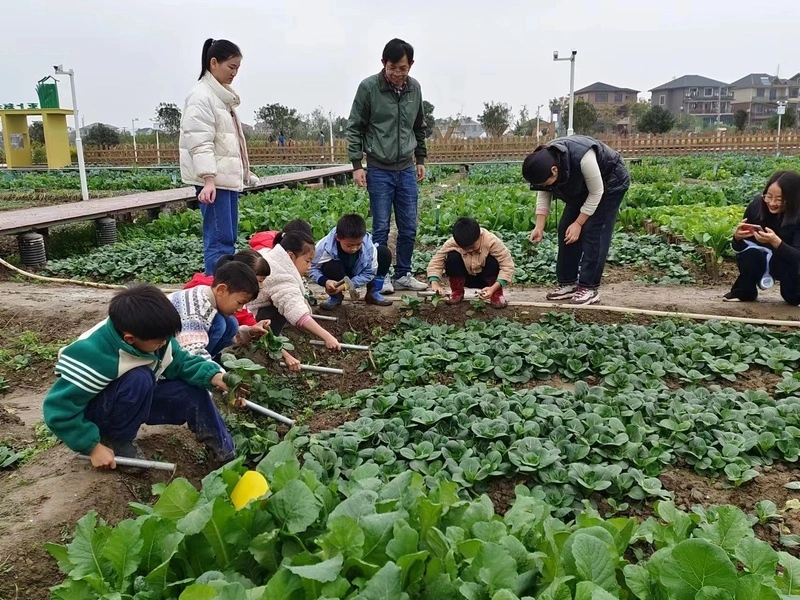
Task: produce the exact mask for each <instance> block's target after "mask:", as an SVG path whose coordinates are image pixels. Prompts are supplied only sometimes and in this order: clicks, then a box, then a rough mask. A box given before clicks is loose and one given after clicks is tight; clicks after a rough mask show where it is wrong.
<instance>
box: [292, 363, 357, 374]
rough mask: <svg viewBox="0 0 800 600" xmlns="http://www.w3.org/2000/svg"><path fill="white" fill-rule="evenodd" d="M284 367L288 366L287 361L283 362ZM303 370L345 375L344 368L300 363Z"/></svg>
mask: <svg viewBox="0 0 800 600" xmlns="http://www.w3.org/2000/svg"><path fill="white" fill-rule="evenodd" d="M281 366H282V367H285V366H286V363H285V362H282V363H281ZM300 370H301V371H313V372H314V373H330V374H331V375H344V371H343V370H342V369H333V368H331V367H317V366H315V365H303V364H301V365H300Z"/></svg>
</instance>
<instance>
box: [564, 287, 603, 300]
mask: <svg viewBox="0 0 800 600" xmlns="http://www.w3.org/2000/svg"><path fill="white" fill-rule="evenodd" d="M595 302H600V292H598V291H597V290H591V289H589V288H584V287H578V289H577V290H575V294H574V295H573V296H572V299H571V300H570V301H569V303H570V304H594V303H595Z"/></svg>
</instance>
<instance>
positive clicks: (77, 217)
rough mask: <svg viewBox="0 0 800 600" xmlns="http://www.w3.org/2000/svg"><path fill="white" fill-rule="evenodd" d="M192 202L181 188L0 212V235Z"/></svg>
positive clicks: (280, 179)
mask: <svg viewBox="0 0 800 600" xmlns="http://www.w3.org/2000/svg"><path fill="white" fill-rule="evenodd" d="M352 171H353V167H352V165H337V166H334V167H327V168H324V169H313V170H310V171H300V172H298V173H287V174H285V175H271V176H269V177H262V178H261V181H260V183H259V184H258V185H256V186H253V187H249V188H247V189H246V190H245V193H252V192H260V191H263V190H269V189H274V188H280V187H285V186H287V185H294V184H298V183H305V182H309V181H316V180H318V179H323V180H324V179H326V178H329V177H336V176H339V175H346V174H348V173H351V172H352ZM195 201H197V196H196V193H195V190H194V188H193V187H184V188H178V189H173V190H161V191H158V192H142V193H140V194H130V195H126V196H117V197H116V198H100V199H96V200H86V201H83V202H70V203H67V204H60V205H55V206H41V207H36V208H26V209H23V210H10V211H5V212H0V235H10V234H14V233H25V232H28V231H35V230H39V229H46V228H48V227H53V226H54V225H66V224H68V223H76V222H79V221H90V220H94V219H99V218H101V217H108V216H111V215H118V214H124V213H131V212H137V211H143V210H148V209H156V208H161V207H163V206H167V205H169V204H176V203H179V202H195Z"/></svg>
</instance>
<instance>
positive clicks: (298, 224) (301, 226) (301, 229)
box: [275, 219, 314, 246]
mask: <svg viewBox="0 0 800 600" xmlns="http://www.w3.org/2000/svg"><path fill="white" fill-rule="evenodd" d="M292 232H296V233H304V234H306V235H307V236H308V237H310V238H311V239H312V243H313V239H314V238H313V233H312V232H311V225H309V224H308V223H307V222H306V221H303V219H294V220H292V221H289V222H288V223H286V225H284V226H283V229H281V230H280V232H279V233H278V235H276V236H275V245H276V246H278V245H280V243H281V242H282V241H283V236H285V235H286V234H287V233H292Z"/></svg>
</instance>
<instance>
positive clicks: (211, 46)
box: [198, 38, 242, 79]
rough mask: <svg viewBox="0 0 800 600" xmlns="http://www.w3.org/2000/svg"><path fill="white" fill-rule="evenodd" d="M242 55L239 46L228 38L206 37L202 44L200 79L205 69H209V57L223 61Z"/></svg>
mask: <svg viewBox="0 0 800 600" xmlns="http://www.w3.org/2000/svg"><path fill="white" fill-rule="evenodd" d="M241 56H242V51H241V50H239V46H237V45H236V44H234V43H233V42H230V41H228V40H214V39H211V38H208V39H207V40H206V42H205V43H204V44H203V56H202V57H201V58H202V68H201V69H200V77H198V79H202V78H203V75H205V74H206V71H209V70H210V69H211V59H212V58H216V59H217V62H225V61H226V60H230V59H231V58H239V57H241Z"/></svg>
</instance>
